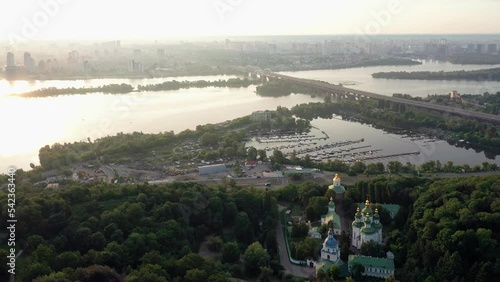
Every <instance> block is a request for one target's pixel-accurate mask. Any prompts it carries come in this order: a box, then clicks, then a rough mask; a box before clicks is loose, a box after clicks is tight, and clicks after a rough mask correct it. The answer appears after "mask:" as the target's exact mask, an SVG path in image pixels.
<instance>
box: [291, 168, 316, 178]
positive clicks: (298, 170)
mask: <svg viewBox="0 0 500 282" xmlns="http://www.w3.org/2000/svg"><path fill="white" fill-rule="evenodd" d="M312 173H313V170H312V169H309V168H302V167H300V166H299V167H294V168H290V169H288V168H287V170H285V175H288V176H292V175H304V176H307V177H312Z"/></svg>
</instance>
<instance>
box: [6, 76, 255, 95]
mask: <svg viewBox="0 0 500 282" xmlns="http://www.w3.org/2000/svg"><path fill="white" fill-rule="evenodd" d="M261 83H262V82H260V81H258V80H250V79H246V78H245V79H240V78H229V79H227V80H216V81H206V80H197V81H176V80H173V81H166V82H163V83H158V84H150V85H139V86H137V91H166V90H179V89H189V88H205V87H232V88H238V87H248V86H250V85H254V84H261ZM134 91H135V90H134V87H132V86H131V85H130V84H125V83H122V84H108V85H104V86H99V87H82V88H74V87H70V88H55V87H50V88H43V89H39V90H35V91H32V92H26V93H21V94H13V95H15V96H21V97H25V98H35V97H50V96H59V95H73V94H90V93H104V94H126V93H131V92H134Z"/></svg>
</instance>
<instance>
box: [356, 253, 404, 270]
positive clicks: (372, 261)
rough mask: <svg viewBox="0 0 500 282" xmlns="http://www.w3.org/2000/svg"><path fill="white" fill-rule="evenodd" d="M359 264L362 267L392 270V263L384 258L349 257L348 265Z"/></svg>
mask: <svg viewBox="0 0 500 282" xmlns="http://www.w3.org/2000/svg"><path fill="white" fill-rule="evenodd" d="M354 263H360V264H362V265H363V266H364V267H378V268H385V269H389V270H394V261H393V260H392V259H386V258H375V257H368V256H359V255H349V261H348V264H349V265H352V264H354Z"/></svg>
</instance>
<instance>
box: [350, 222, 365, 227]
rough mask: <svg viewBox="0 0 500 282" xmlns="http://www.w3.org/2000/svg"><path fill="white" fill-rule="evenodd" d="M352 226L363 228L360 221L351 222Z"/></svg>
mask: <svg viewBox="0 0 500 282" xmlns="http://www.w3.org/2000/svg"><path fill="white" fill-rule="evenodd" d="M352 226H356V227H361V226H363V222H361V221H360V222H356V221H353V222H352Z"/></svg>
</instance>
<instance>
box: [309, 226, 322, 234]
mask: <svg viewBox="0 0 500 282" xmlns="http://www.w3.org/2000/svg"><path fill="white" fill-rule="evenodd" d="M311 232H318V233H321V228H319V227H317V226H316V227H313V228H311Z"/></svg>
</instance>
